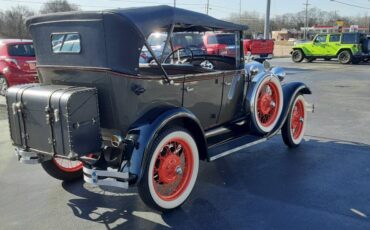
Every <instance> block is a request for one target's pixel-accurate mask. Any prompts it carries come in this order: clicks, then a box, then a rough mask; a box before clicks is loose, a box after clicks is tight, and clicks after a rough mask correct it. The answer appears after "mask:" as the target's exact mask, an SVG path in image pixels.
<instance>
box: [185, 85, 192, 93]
mask: <svg viewBox="0 0 370 230" xmlns="http://www.w3.org/2000/svg"><path fill="white" fill-rule="evenodd" d="M185 91H186V92H192V91H194V88H193V87H190V86H186V88H185Z"/></svg>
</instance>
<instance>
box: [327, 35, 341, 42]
mask: <svg viewBox="0 0 370 230" xmlns="http://www.w3.org/2000/svg"><path fill="white" fill-rule="evenodd" d="M339 41H340V34H332V35H330V38H329V42H339Z"/></svg>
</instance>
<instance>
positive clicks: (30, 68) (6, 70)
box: [0, 39, 38, 86]
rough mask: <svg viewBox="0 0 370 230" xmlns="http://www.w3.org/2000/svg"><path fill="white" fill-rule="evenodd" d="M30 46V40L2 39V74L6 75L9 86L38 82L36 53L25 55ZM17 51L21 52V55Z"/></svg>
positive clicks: (0, 44) (0, 62)
mask: <svg viewBox="0 0 370 230" xmlns="http://www.w3.org/2000/svg"><path fill="white" fill-rule="evenodd" d="M30 46H32V41H30V40H20V39H3V40H0V75H2V76H4V77H5V79H6V80H7V83H8V86H13V85H18V84H26V83H35V82H38V79H37V72H36V58H35V56H34V54H33V56H24V55H26V54H25V53H24V52H26V50H25V48H30ZM16 52H20V53H19V55H17V53H16ZM27 52H29V51H27ZM20 55H22V56H20Z"/></svg>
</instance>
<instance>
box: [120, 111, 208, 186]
mask: <svg viewBox="0 0 370 230" xmlns="http://www.w3.org/2000/svg"><path fill="white" fill-rule="evenodd" d="M171 125H179V126H182V127H184V128H186V129H188V130H189V132H190V133H191V134H192V135H193V137H194V139H195V141H196V143H197V146H198V149H199V155H200V156H199V157H200V159H202V160H204V159H206V156H207V142H206V138H205V135H204V131H203V128H202V126H201V124H200V122H199V120H198V119H197V118H196V116H195V115H194V114H193V113H192V112H190V111H189V110H187V109H186V108H183V107H165V108H156V109H154V110H152V111H149V112H148V113H146V114H145V115H144V116H142V117H141V118H140V119H139V120H138V121H137V122H135V123H134V124H133V125H132V126H131V128H130V129H129V131H128V133H127V136H126V139H132V136H134V137H135V138H134V139H135V140H134V142H135V145H134V146H135V147H134V148H133V151H132V153H131V154H130V155H131V157H130V160H129V166H130V167H129V173H130V174H131V175H136V179H135V180H134V181H132V182H131V184H135V183H136V184H137V183H138V182H139V181H140V180H141V177H142V175H143V173H144V168H145V166H146V164H147V162H146V161H147V160H148V157H147V155H148V154H150V153H149V151H150V150H151V148H152V144H153V142H154V140H155V139H156V138H157V136H158V134H159V133H160V132H161V130H163V129H164V128H166V127H168V126H171Z"/></svg>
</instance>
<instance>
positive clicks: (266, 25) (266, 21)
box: [263, 0, 271, 39]
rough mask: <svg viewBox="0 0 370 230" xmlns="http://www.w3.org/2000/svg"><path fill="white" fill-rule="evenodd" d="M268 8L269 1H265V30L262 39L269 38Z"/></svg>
mask: <svg viewBox="0 0 370 230" xmlns="http://www.w3.org/2000/svg"><path fill="white" fill-rule="evenodd" d="M270 6H271V0H267V7H266V16H265V30H264V33H263V37H264V39H269V38H270Z"/></svg>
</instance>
